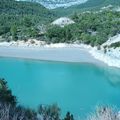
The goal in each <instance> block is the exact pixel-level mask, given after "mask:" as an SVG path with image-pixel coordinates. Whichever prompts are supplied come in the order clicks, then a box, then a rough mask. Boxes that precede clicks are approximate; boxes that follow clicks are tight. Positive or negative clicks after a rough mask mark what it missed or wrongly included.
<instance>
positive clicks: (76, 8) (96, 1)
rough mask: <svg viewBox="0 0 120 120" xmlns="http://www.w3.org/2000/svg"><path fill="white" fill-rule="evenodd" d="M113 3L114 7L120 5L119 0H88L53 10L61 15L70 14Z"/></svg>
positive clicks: (93, 9) (92, 9)
mask: <svg viewBox="0 0 120 120" xmlns="http://www.w3.org/2000/svg"><path fill="white" fill-rule="evenodd" d="M108 5H113V7H116V6H120V1H119V0H88V1H87V2H85V3H83V4H80V5H73V6H71V7H68V8H56V9H54V10H53V11H54V12H56V13H57V14H59V16H63V15H70V14H73V13H74V12H77V13H79V12H83V11H96V10H99V9H100V8H102V7H105V6H108Z"/></svg>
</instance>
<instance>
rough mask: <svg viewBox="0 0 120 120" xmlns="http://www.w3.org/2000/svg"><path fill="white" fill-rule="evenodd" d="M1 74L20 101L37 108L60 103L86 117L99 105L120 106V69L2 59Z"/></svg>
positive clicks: (65, 110)
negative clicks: (41, 105) (42, 105)
mask: <svg viewBox="0 0 120 120" xmlns="http://www.w3.org/2000/svg"><path fill="white" fill-rule="evenodd" d="M0 77H1V78H5V79H6V80H7V81H8V85H9V87H10V88H11V89H12V91H13V94H14V95H16V96H17V98H18V101H19V103H20V104H22V105H25V106H26V107H32V108H36V107H37V106H38V105H39V104H53V103H57V104H58V105H59V106H60V108H61V109H62V114H63V115H64V114H65V113H66V112H67V111H70V112H72V113H73V114H74V115H81V116H84V115H86V113H87V114H88V113H89V112H91V111H92V110H93V108H95V106H96V105H99V104H107V105H115V106H117V107H120V69H117V68H111V67H103V66H102V67H100V66H97V65H92V64H85V63H63V62H48V61H35V60H22V59H21V60H20V59H12V58H0Z"/></svg>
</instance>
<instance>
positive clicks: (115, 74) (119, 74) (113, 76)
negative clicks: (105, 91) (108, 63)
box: [103, 67, 120, 87]
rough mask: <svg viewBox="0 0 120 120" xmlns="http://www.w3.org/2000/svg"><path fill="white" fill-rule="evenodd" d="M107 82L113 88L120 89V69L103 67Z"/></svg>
mask: <svg viewBox="0 0 120 120" xmlns="http://www.w3.org/2000/svg"><path fill="white" fill-rule="evenodd" d="M103 69H104V75H105V77H106V80H108V82H110V84H111V85H113V86H115V87H116V86H118V87H120V69H119V68H114V67H103Z"/></svg>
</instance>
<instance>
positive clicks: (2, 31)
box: [0, 0, 55, 40]
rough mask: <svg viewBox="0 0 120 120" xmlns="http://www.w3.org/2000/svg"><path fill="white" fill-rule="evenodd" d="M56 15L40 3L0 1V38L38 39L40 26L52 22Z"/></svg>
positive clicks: (11, 0)
mask: <svg viewBox="0 0 120 120" xmlns="http://www.w3.org/2000/svg"><path fill="white" fill-rule="evenodd" d="M54 18H55V14H54V13H53V12H51V11H49V10H48V9H46V8H45V7H43V6H42V5H40V4H38V3H31V2H22V1H21V2H17V1H15V0H0V36H1V35H2V36H3V37H5V39H6V40H10V38H9V36H11V35H12V36H13V39H14V40H16V39H27V38H28V37H36V36H37V32H39V26H40V25H41V24H46V23H49V22H51V21H52V20H53V19H54Z"/></svg>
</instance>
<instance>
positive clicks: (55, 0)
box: [16, 0, 87, 9]
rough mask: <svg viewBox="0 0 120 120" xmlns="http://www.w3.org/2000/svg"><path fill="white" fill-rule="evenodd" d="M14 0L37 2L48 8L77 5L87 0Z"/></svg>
mask: <svg viewBox="0 0 120 120" xmlns="http://www.w3.org/2000/svg"><path fill="white" fill-rule="evenodd" d="M16 1H29V2H38V3H40V4H42V5H43V6H45V7H46V8H49V9H54V8H58V7H70V6H72V5H79V4H82V3H85V2H86V1H87V0H16Z"/></svg>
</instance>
